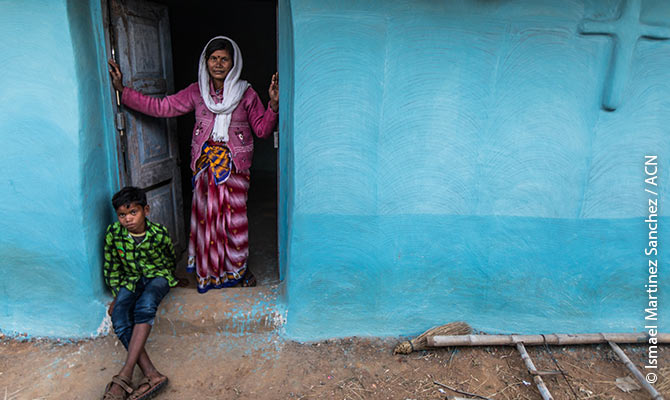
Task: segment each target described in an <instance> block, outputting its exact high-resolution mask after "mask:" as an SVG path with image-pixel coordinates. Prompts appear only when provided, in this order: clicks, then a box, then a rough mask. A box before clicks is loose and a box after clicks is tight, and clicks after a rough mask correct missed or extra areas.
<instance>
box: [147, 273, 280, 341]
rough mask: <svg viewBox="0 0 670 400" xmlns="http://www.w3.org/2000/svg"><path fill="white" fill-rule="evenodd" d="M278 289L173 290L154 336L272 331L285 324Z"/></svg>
mask: <svg viewBox="0 0 670 400" xmlns="http://www.w3.org/2000/svg"><path fill="white" fill-rule="evenodd" d="M278 297H279V286H278V285H271V286H257V287H253V288H224V289H213V290H210V291H208V292H207V293H204V294H200V293H198V292H197V291H196V290H195V288H174V289H172V290H170V293H168V295H167V296H166V297H165V299H163V301H162V302H161V305H160V307H159V308H158V312H157V313H156V320H155V322H154V328H153V330H152V335H161V336H162V335H169V336H193V335H196V336H197V335H221V334H225V335H245V334H251V333H263V332H271V331H274V330H276V329H277V328H279V327H280V326H281V325H282V324H283V322H284V313H283V311H282V310H283V308H282V307H281V305H280V304H279V303H278V301H277V300H278Z"/></svg>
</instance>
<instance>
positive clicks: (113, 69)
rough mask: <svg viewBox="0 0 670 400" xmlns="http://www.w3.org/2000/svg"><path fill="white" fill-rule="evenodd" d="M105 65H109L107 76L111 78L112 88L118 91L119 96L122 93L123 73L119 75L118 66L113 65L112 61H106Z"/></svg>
mask: <svg viewBox="0 0 670 400" xmlns="http://www.w3.org/2000/svg"><path fill="white" fill-rule="evenodd" d="M107 64H109V76H110V77H111V78H112V86H114V89H116V90H118V91H119V94H121V93H123V89H125V87H124V86H123V73H121V68H119V64H117V63H115V62H114V60H112V59H110V60H109V61H107Z"/></svg>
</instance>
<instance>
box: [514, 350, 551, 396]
mask: <svg viewBox="0 0 670 400" xmlns="http://www.w3.org/2000/svg"><path fill="white" fill-rule="evenodd" d="M516 349H517V350H519V353H520V354H521V358H522V359H523V362H524V363H526V368H528V372H530V374H531V375H533V381H535V385H537V390H539V391H540V395H541V396H542V398H543V399H544V400H554V398H553V397H551V393H549V389H547V385H545V384H544V381H543V380H542V377H541V376H540V375H539V374H538V372H537V369H536V368H535V364H533V360H531V359H530V356H529V355H528V352H527V351H526V348H525V347H524V345H523V343H521V342H518V343H517V344H516Z"/></svg>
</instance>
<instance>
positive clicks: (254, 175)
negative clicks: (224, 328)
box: [156, 0, 279, 285]
mask: <svg viewBox="0 0 670 400" xmlns="http://www.w3.org/2000/svg"><path fill="white" fill-rule="evenodd" d="M156 2H157V3H161V4H164V5H167V6H168V13H169V18H170V35H171V43H172V60H173V71H174V87H175V90H177V91H178V90H181V89H183V88H185V87H187V86H188V85H190V84H191V83H193V82H195V81H196V80H197V73H198V60H199V57H200V53H201V52H202V49H203V47H204V46H205V44H206V43H207V41H209V39H211V38H212V37H214V36H218V35H223V36H228V37H230V38H231V39H233V40H235V41H236V42H237V44H238V45H239V47H240V51H241V53H242V56H243V61H244V67H243V70H242V76H241V78H242V79H245V80H247V81H248V82H249V83H251V85H252V87H253V88H254V89H255V90H256V92H258V94H259V96H260V98H261V100H262V101H263V104H264V105H266V106H267V103H268V100H269V95H268V86H269V84H270V79H271V77H272V74H273V73H274V72H275V71H276V70H277V26H276V21H277V19H276V12H277V4H276V1H275V0H242V1H234V2H233V1H222V2H213V1H208V0H198V1H189V2H185V1H183V0H157V1H156ZM194 122H195V118H194V115H193V113H189V114H187V115H184V116H182V117H178V118H177V129H178V132H179V135H178V137H179V153H180V159H181V165H180V168H181V182H182V198H183V204H184V214H183V215H184V219H185V221H184V222H185V224H184V226H185V227H186V229H187V230H188V227H189V226H190V221H189V219H190V215H191V200H192V191H191V176H192V175H191V170H190V167H189V165H190V161H191V159H190V157H191V156H190V146H191V134H192V129H193V124H194ZM247 205H248V207H247V210H248V217H249V260H248V265H249V268H250V269H251V270H252V271H253V273H254V275H256V278H257V280H258V284H259V285H268V284H272V283H276V282H278V281H279V268H278V261H277V253H278V251H277V151H276V149H275V148H274V143H273V140H272V138H269V139H258V138H256V137H254V159H253V164H252V167H251V187H250V189H249V199H248V203H247ZM186 235H187V236H186V237H188V232H186ZM182 259H183V260H185V257H182ZM182 268H183V266H181V265H180V269H182ZM182 271H183V269H182Z"/></svg>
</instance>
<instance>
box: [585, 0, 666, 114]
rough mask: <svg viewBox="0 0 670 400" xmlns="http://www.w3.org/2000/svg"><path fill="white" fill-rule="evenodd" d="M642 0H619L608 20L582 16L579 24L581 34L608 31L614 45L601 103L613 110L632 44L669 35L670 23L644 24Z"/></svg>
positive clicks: (624, 80)
mask: <svg viewBox="0 0 670 400" xmlns="http://www.w3.org/2000/svg"><path fill="white" fill-rule="evenodd" d="M641 10H642V0H622V3H621V6H620V10H619V13H618V14H619V15H618V16H617V17H616V18H614V19H611V20H606V21H597V20H593V19H584V20H582V22H581V23H580V24H579V28H578V29H579V33H581V34H584V35H607V36H611V37H612V41H613V45H614V48H613V49H612V56H611V61H610V65H609V69H608V71H607V78H606V81H605V91H604V93H603V102H602V106H603V108H604V109H605V110H607V111H614V110H616V109H617V107H618V106H619V104H621V98H622V97H623V92H624V90H625V88H626V83H627V78H628V75H629V73H630V68H631V62H632V60H633V52H634V50H635V44H636V43H637V41H638V39H639V38H641V37H642V38H647V39H656V40H666V39H670V27H666V26H659V25H647V24H643V23H642V22H641V21H640V11H641Z"/></svg>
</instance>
